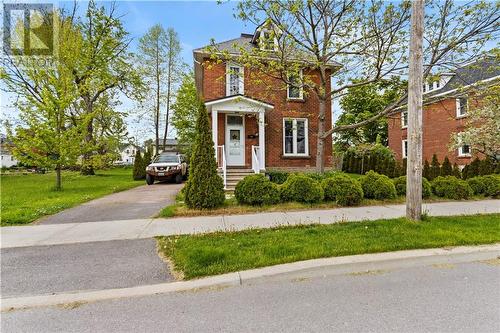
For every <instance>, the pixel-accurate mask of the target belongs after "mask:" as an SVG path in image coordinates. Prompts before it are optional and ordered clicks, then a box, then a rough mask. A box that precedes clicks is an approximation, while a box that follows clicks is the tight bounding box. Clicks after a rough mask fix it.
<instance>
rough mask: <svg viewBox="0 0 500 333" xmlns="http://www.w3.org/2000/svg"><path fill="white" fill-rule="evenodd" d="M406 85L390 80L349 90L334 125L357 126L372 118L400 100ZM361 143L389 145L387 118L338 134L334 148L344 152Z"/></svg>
mask: <svg viewBox="0 0 500 333" xmlns="http://www.w3.org/2000/svg"><path fill="white" fill-rule="evenodd" d="M356 82H357V81H356ZM406 85H407V83H406V82H404V81H401V80H400V79H399V78H397V77H394V78H392V79H390V80H384V81H380V82H376V83H371V84H367V85H362V86H359V87H351V88H349V89H347V94H346V95H344V96H343V97H342V98H341V99H340V106H341V109H342V113H341V114H340V117H339V118H338V120H337V122H336V123H335V125H336V126H341V125H351V124H356V123H358V122H360V121H363V120H366V119H368V118H370V117H373V116H374V115H376V114H378V113H379V112H381V111H382V110H383V109H384V108H385V107H387V106H388V105H390V104H391V103H394V102H395V101H397V100H398V99H399V98H400V97H401V96H402V95H403V94H404V93H405V88H406ZM359 143H381V144H383V145H387V119H386V118H379V119H377V120H376V121H373V122H371V123H369V124H367V125H365V126H363V127H361V128H356V129H349V130H346V131H343V132H341V133H339V136H338V138H337V139H336V140H335V147H336V148H337V149H340V150H344V149H346V148H347V147H350V146H352V145H356V144H359Z"/></svg>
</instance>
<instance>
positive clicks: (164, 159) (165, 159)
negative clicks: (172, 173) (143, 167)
mask: <svg viewBox="0 0 500 333" xmlns="http://www.w3.org/2000/svg"><path fill="white" fill-rule="evenodd" d="M154 162H155V163H179V157H177V155H158V156H156V158H155V160H154Z"/></svg>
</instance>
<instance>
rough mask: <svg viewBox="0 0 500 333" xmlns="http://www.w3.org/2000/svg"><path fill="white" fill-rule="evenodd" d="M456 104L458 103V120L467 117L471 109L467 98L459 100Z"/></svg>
mask: <svg viewBox="0 0 500 333" xmlns="http://www.w3.org/2000/svg"><path fill="white" fill-rule="evenodd" d="M456 103H457V118H460V117H464V116H466V115H467V111H468V108H469V103H468V101H467V98H465V97H460V98H457V100H456Z"/></svg>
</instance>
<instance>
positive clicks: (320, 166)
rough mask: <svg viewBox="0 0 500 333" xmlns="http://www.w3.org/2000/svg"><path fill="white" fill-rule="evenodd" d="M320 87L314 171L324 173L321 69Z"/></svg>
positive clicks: (323, 90) (323, 93) (324, 102)
mask: <svg viewBox="0 0 500 333" xmlns="http://www.w3.org/2000/svg"><path fill="white" fill-rule="evenodd" d="M320 72H321V87H320V93H319V94H318V98H319V114H318V135H317V143H316V171H317V172H319V173H324V172H325V137H324V135H325V115H326V103H327V96H326V91H327V90H326V80H325V79H324V78H325V75H326V72H325V69H324V68H321V69H320Z"/></svg>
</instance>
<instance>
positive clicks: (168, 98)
mask: <svg viewBox="0 0 500 333" xmlns="http://www.w3.org/2000/svg"><path fill="white" fill-rule="evenodd" d="M172 52H173V51H172V48H170V52H169V54H168V73H167V75H168V77H167V114H166V115H165V132H164V133H163V150H165V146H166V144H167V135H168V116H169V114H170V95H171V89H172V67H173V64H172V61H173V59H172Z"/></svg>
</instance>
